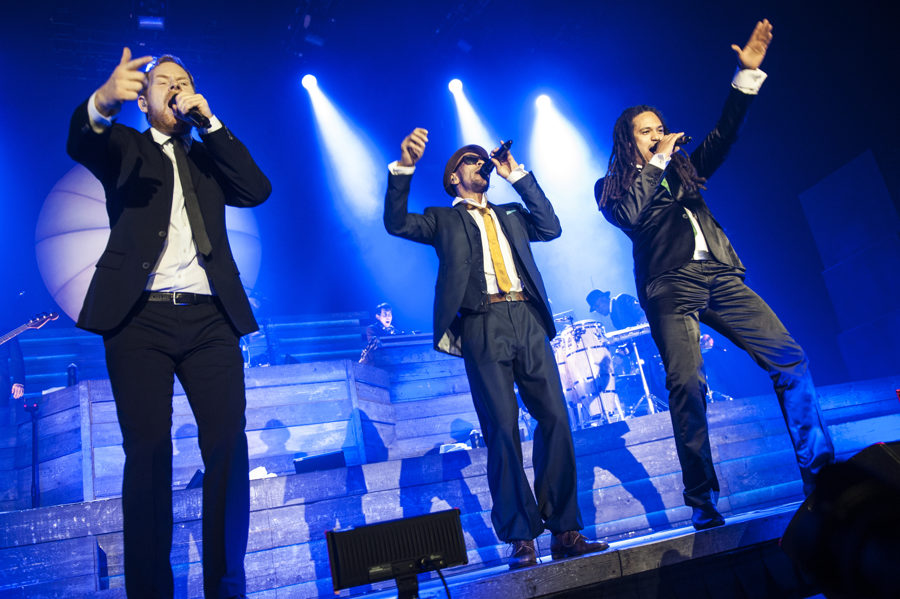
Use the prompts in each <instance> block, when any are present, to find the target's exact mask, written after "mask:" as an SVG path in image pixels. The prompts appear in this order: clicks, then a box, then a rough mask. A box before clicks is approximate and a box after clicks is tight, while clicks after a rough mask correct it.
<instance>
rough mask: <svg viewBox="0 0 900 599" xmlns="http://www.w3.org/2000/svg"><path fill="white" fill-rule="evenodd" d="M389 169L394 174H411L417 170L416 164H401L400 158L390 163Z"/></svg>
mask: <svg viewBox="0 0 900 599" xmlns="http://www.w3.org/2000/svg"><path fill="white" fill-rule="evenodd" d="M388 170H389V171H390V172H391V174H392V175H411V174H413V173H414V172H416V167H415V165H413V166H401V165H400V161H399V160H395V161H393V162H392V163H390V164H389V165H388Z"/></svg>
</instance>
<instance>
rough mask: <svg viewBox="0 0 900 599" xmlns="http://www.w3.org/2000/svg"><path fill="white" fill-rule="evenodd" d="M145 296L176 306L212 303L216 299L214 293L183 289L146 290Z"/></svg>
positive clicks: (149, 300) (151, 299)
mask: <svg viewBox="0 0 900 599" xmlns="http://www.w3.org/2000/svg"><path fill="white" fill-rule="evenodd" d="M143 297H144V299H145V300H146V301H148V302H166V303H168V304H174V305H176V306H193V305H195V304H211V303H213V302H214V301H215V299H214V298H215V296H213V295H203V294H201V293H186V292H183V291H145V292H144V295H143Z"/></svg>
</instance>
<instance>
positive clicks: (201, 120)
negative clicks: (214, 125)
mask: <svg viewBox="0 0 900 599" xmlns="http://www.w3.org/2000/svg"><path fill="white" fill-rule="evenodd" d="M177 97H178V94H175V95H174V96H172V99H171V100H169V108H171V109H172V112H175V117H176V118H178V119H180V120H182V121H184V122H186V123H190V124H191V125H193V126H194V127H199V128H200V129H208V128H209V126H210V122H209V119H208V118H206V116H204V115H203V113H202V112H200V109H199V108H197V107H196V106H194V107H193V108H191V109H190V110H188V111H187V114H183V115H179V114H178V112H177V111H176V110H175V107H176V102H175V98H177Z"/></svg>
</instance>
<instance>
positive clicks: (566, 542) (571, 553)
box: [550, 530, 609, 559]
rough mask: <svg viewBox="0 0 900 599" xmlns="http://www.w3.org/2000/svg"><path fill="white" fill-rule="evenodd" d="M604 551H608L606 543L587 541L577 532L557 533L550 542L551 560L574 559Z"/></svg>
mask: <svg viewBox="0 0 900 599" xmlns="http://www.w3.org/2000/svg"><path fill="white" fill-rule="evenodd" d="M606 549H609V543H607V542H606V541H596V542H592V541H588V540H587V537H585V536H584V535H583V534H581V533H580V532H578V531H577V530H567V531H566V532H558V533H556V534H554V535H553V540H551V541H550V555H552V556H553V559H563V558H565V557H575V556H577V555H584V554H586V553H596V552H598V551H605V550H606Z"/></svg>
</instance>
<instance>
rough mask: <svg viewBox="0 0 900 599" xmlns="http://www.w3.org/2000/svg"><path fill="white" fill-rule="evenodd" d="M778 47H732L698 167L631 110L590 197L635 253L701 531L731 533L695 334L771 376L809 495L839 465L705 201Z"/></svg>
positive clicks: (796, 361)
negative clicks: (726, 342) (733, 58)
mask: <svg viewBox="0 0 900 599" xmlns="http://www.w3.org/2000/svg"><path fill="white" fill-rule="evenodd" d="M771 40H772V25H771V24H770V23H769V21H768V20H763V21H760V22H758V23H757V24H756V27H755V28H754V30H753V33H752V34H751V36H750V40H749V41H748V42H747V45H746V46H744V47H743V48H741V47H739V46H737V45H733V46H732V49H733V50H734V51H735V52H736V53H737V57H738V63H739V67H740V68H739V70H738V72H737V74H736V75H735V77H734V81H733V82H732V90H731V92H730V94H729V96H728V99H727V101H726V102H725V107H724V109H723V110H722V115H721V116H720V117H719V122H718V123H717V124H716V126H715V128H714V129H713V130H712V132H710V133H709V135H707V136H706V138H705V139H704V140H703V142H702V143H701V144H700V145H699V146H698V147H697V149H696V150H694V152H692V153H691V155H690V157H687V155H686V154H684V153H683V152H682V153H680V154H679V153H677V152H678V150H679V149H680V148H679V146H678V143H679V142H680V141H681V138H682V136H683V135H684V133H683V132H677V133H673V132H671V131H669V129H668V127H667V126H666V125H665V122H664V121H663V118H662V115H661V114H660V112H659V111H658V110H657V109H656V108H653V107H651V106H633V107H631V108H628V109H627V110H625V111H624V112H623V113H622V115H621V116H620V117H619V118H618V120H617V121H616V124H615V127H614V131H613V143H614V146H613V153H612V156H611V157H610V160H609V168H608V169H607V174H606V177H605V178H602V179H600V180H599V181H597V184H596V186H595V187H594V194H595V197H596V199H597V204H598V206H599V208H600V211H601V212H602V213H603V215H604V216H605V217H606V219H607V220H608V221H609V222H611V223H612V224H614V225H615V226H617V227H619V228H620V229H622V230H623V231H624V232H625V234H626V235H628V237H629V238H630V239H631V241H632V243H633V244H634V264H635V268H634V272H635V279H636V283H637V289H638V295H639V299H640V301H641V305H642V306H643V308H644V310H645V311H646V313H647V319H648V321H649V323H650V331H651V333H652V335H653V340H654V341H655V342H656V345H657V346H658V347H659V351H660V354H661V356H662V359H663V363H664V365H665V368H666V387H667V389H668V391H669V413H670V415H671V417H672V428H673V430H674V433H675V447H676V449H677V452H678V459H679V461H680V462H681V469H682V478H683V482H684V500H685V503H686V504H687V505H688V506H690V507H692V508H693V516H692V522H693V525H694V528H696V529H697V530H702V529H705V528H711V527H713V526H719V525H721V524H723V523H724V519H723V518H722V515H721V514H720V513H719V512H718V510H717V509H716V501H717V499H718V496H719V481H718V479H717V478H716V473H715V470H714V469H713V461H712V453H711V450H710V445H709V425H708V423H707V420H706V378H705V376H704V374H703V369H702V367H703V359H702V357H701V353H700V346H699V339H700V327H699V322H704V323H705V324H708V325H709V326H711V327H712V328H713V329H715V330H717V331H719V332H720V333H722V334H723V335H725V336H726V337H728V338H729V339H731V340H732V341H734V343H735V344H736V345H737V346H738V347H741V348H743V349H744V350H746V351H747V352H748V353H749V354H750V356H751V357H752V358H753V359H754V360H755V361H756V363H757V364H759V365H760V366H761V367H762V368H764V369H765V370H766V371H767V372H768V373H769V375H770V377H771V378H772V381H773V383H774V386H775V393H776V395H777V396H778V401H779V403H780V404H781V408H782V413H783V414H784V417H785V421H786V422H787V428H788V431H789V433H790V436H791V440H792V442H793V444H794V451H795V454H796V457H797V462H798V464H799V466H800V474H801V477H802V479H803V490H804V492H805V493H806V494H809V492H810V491H811V490H812V488H813V484H814V478H815V475H816V473H817V472H818V471H819V470H820V469H821V468H822V466H824V465H826V464H828V463H830V462H832V461H834V448H833V446H832V443H831V439H830V438H829V435H828V431H827V429H826V428H825V426H824V424H823V419H822V415H821V412H820V409H819V405H818V400H817V398H816V391H815V387H814V386H813V382H812V377H811V376H810V373H809V370H808V360H807V357H806V354H805V353H804V351H803V349H802V348H801V347H800V345H798V344H797V342H796V341H794V339H793V338H792V337H791V335H790V333H788V331H787V330H786V329H785V327H784V325H782V324H781V321H779V320H778V317H777V316H776V315H775V313H774V312H773V311H772V309H771V308H769V306H768V305H767V304H766V303H765V302H764V301H763V300H762V298H760V297H759V296H758V295H757V294H756V293H754V292H753V291H752V290H751V289H750V288H749V287H747V286H746V285H745V284H744V281H743V279H744V270H745V269H744V265H743V264H742V263H741V261H740V259H739V258H738V256H737V253H735V251H734V249H733V248H732V247H731V243H730V242H729V241H728V238H727V237H726V236H725V232H724V231H723V230H722V227H721V226H720V225H719V223H718V222H716V220H715V219H714V218H713V216H712V214H711V213H710V211H709V208H708V207H707V205H706V202H705V201H704V200H703V197H702V196H701V195H700V190H701V189H704V190H705V189H706V188H705V187H704V183H705V182H706V181H707V179H708V178H709V177H710V175H712V174H713V172H715V170H716V169H717V168H718V167H719V165H721V164H722V162H723V160H724V159H725V156H726V154H727V153H728V150H729V148H730V147H731V145H732V144H733V143H734V141H735V140H736V138H737V132H738V129H739V127H740V125H741V123H742V122H743V120H744V115H745V114H746V111H747V108H748V106H749V104H750V102H751V101H752V99H753V97H754V96H755V95H756V93H757V92H758V90H759V88H760V86H761V85H762V82H763V80H764V79H765V77H766V75H765V73H763V72H762V71H760V70H759V66H760V65H761V64H762V60H763V58H764V57H765V54H766V49H767V48H768V46H769V43H770V42H771ZM681 143H685V142H681Z"/></svg>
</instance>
